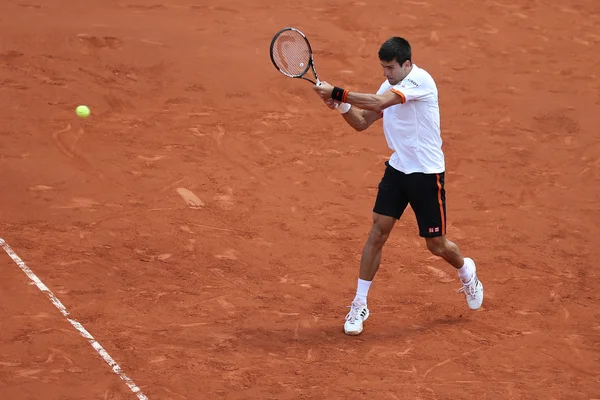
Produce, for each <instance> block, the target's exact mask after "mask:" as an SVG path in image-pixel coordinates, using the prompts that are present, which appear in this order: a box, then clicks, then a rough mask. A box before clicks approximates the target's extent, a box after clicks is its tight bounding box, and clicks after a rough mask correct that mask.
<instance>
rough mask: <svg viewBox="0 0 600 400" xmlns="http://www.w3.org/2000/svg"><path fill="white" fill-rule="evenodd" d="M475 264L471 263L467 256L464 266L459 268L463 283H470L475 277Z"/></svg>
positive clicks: (459, 275)
mask: <svg viewBox="0 0 600 400" xmlns="http://www.w3.org/2000/svg"><path fill="white" fill-rule="evenodd" d="M473 272H474V271H473V264H471V263H470V262H469V261H468V259H467V258H465V263H464V264H463V266H462V268H460V269H459V270H458V277H459V278H460V280H461V281H462V283H468V282H469V281H470V280H471V279H472V278H473Z"/></svg>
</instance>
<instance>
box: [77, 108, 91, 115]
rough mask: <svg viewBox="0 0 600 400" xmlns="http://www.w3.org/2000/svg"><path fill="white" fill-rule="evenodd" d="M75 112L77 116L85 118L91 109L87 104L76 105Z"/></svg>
mask: <svg viewBox="0 0 600 400" xmlns="http://www.w3.org/2000/svg"><path fill="white" fill-rule="evenodd" d="M75 113H77V116H78V117H81V118H87V117H89V116H90V113H91V111H90V109H89V108H88V107H87V106H78V107H77V108H76V109H75Z"/></svg>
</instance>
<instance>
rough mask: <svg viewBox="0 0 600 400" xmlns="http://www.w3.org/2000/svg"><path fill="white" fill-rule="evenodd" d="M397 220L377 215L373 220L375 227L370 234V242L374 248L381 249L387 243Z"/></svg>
mask: <svg viewBox="0 0 600 400" xmlns="http://www.w3.org/2000/svg"><path fill="white" fill-rule="evenodd" d="M395 222H396V219H395V218H393V217H386V216H383V215H378V214H375V216H374V218H373V227H372V228H371V233H370V234H369V242H370V244H371V245H372V246H373V247H377V248H381V247H383V245H384V244H385V242H386V241H387V239H388V237H389V236H390V233H391V232H392V228H393V227H394V223H395Z"/></svg>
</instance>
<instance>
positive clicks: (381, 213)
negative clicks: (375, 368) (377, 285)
mask: <svg viewBox="0 0 600 400" xmlns="http://www.w3.org/2000/svg"><path fill="white" fill-rule="evenodd" d="M379 60H380V62H381V66H382V67H383V74H384V76H385V77H386V81H385V82H383V84H382V85H381V87H380V88H379V90H378V91H377V93H376V94H363V93H356V92H350V91H348V90H346V89H344V88H340V87H335V86H332V85H330V84H328V83H327V82H321V83H320V84H318V85H315V86H314V87H313V88H314V90H315V92H316V93H317V94H318V95H319V96H320V97H321V98H322V99H323V100H324V101H325V103H326V104H327V105H328V106H329V107H330V108H334V109H337V110H338V111H339V112H340V113H341V114H342V116H343V118H344V120H345V121H346V122H347V123H348V124H349V125H350V126H351V127H353V128H354V129H355V130H357V131H363V130H365V129H367V128H368V127H369V126H371V124H373V122H375V121H377V120H378V119H380V118H383V133H384V135H385V139H386V141H387V144H388V146H389V148H390V149H391V150H392V151H393V154H392V155H391V157H390V159H389V160H388V161H386V162H385V172H384V174H383V177H382V179H381V181H380V183H379V189H378V193H377V198H376V199H375V205H374V207H373V225H372V227H371V232H370V233H369V237H368V239H367V241H366V244H365V246H364V249H363V252H362V258H361V261H360V270H359V275H358V285H357V290H356V296H355V298H354V300H353V301H352V305H351V307H350V312H349V313H348V314H347V315H346V321H345V323H344V331H345V332H346V334H348V335H359V334H360V333H361V332H362V330H363V323H364V322H365V321H366V320H367V318H368V317H369V309H368V307H367V295H368V293H369V288H370V286H371V283H372V281H373V278H374V277H375V274H376V273H377V270H378V269H379V264H380V261H381V251H382V248H383V245H384V244H385V242H386V240H387V238H388V237H389V235H390V233H391V231H392V228H393V227H394V224H395V223H396V221H397V220H398V219H400V217H401V215H402V213H403V212H404V210H405V209H406V207H407V206H408V205H409V204H410V206H411V208H412V210H413V212H414V213H415V217H416V219H417V224H418V226H419V235H420V236H421V237H423V238H424V239H425V242H426V244H427V248H428V249H429V251H431V253H432V254H434V255H436V256H438V257H441V258H443V259H444V260H446V262H448V263H449V264H450V265H452V266H453V267H454V268H455V269H456V270H457V271H458V277H459V279H460V280H461V283H462V288H461V289H460V290H459V292H463V293H464V294H465V296H466V300H467V305H468V306H469V308H471V309H472V310H476V309H478V308H479V307H481V304H482V303H483V285H482V283H481V282H480V281H479V279H478V278H477V273H476V266H475V262H474V261H473V260H472V259H471V258H466V257H463V255H462V254H461V252H460V250H459V249H458V246H457V245H456V244H455V243H453V242H451V241H450V240H449V239H448V238H447V237H446V192H445V189H444V175H445V160H444V153H443V151H442V138H441V133H440V110H439V103H438V90H437V87H436V84H435V81H434V80H433V78H432V77H431V75H430V74H429V73H428V72H427V71H425V70H424V69H422V68H419V67H418V66H417V65H416V64H413V62H412V50H411V46H410V44H409V43H408V41H407V40H405V39H403V38H401V37H392V38H390V39H389V40H387V41H386V42H385V43H383V44H382V46H381V48H380V50H379Z"/></svg>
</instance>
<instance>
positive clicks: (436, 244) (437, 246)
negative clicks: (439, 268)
mask: <svg viewBox="0 0 600 400" xmlns="http://www.w3.org/2000/svg"><path fill="white" fill-rule="evenodd" d="M425 241H426V243H427V249H428V250H429V251H430V252H431V254H433V255H435V256H438V257H442V256H443V255H444V253H445V252H446V237H445V236H439V237H433V238H427V239H425Z"/></svg>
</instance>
